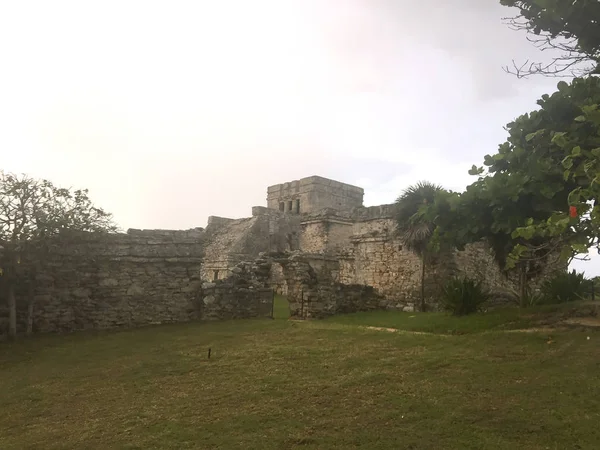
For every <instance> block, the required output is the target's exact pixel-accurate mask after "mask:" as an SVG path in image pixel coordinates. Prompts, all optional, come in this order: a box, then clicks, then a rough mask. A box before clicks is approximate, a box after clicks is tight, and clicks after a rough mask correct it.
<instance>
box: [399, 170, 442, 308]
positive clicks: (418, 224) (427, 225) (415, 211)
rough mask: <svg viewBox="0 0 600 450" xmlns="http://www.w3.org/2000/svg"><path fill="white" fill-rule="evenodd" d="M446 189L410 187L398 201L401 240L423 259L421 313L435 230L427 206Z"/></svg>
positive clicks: (423, 185) (423, 183)
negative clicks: (427, 264) (429, 253)
mask: <svg viewBox="0 0 600 450" xmlns="http://www.w3.org/2000/svg"><path fill="white" fill-rule="evenodd" d="M441 191H444V188H442V187H441V186H439V185H437V184H433V183H430V182H428V181H419V182H418V183H417V184H415V185H413V186H409V187H408V188H407V189H406V190H405V191H404V192H403V193H402V195H400V197H398V199H397V200H396V211H397V212H396V221H397V225H398V232H399V233H400V239H401V240H402V243H403V244H404V246H405V247H406V248H407V249H408V250H412V251H413V252H415V253H416V254H417V256H418V257H419V258H420V259H421V308H420V309H421V311H425V265H426V260H427V249H428V245H429V241H430V239H431V236H432V234H433V231H434V229H435V224H434V223H433V220H432V219H431V218H430V217H429V215H428V214H426V210H425V208H423V207H424V206H426V205H431V204H433V203H434V201H435V198H436V196H437V194H438V193H439V192H441Z"/></svg>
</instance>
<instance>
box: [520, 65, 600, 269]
mask: <svg viewBox="0 0 600 450" xmlns="http://www.w3.org/2000/svg"><path fill="white" fill-rule="evenodd" d="M538 103H539V104H540V106H541V107H542V109H541V111H540V119H539V120H537V121H536V122H535V123H534V124H532V125H533V127H532V129H531V131H532V132H531V133H529V134H528V135H527V139H528V140H529V142H530V143H531V145H532V146H533V147H534V148H535V149H536V152H535V153H536V155H535V157H537V158H546V159H548V156H545V155H553V157H552V162H553V163H556V162H557V161H559V160H560V164H557V165H556V169H555V170H557V171H559V172H560V173H561V174H562V178H563V185H564V190H563V191H562V192H561V198H560V201H561V203H562V204H559V205H557V207H556V208H555V210H554V211H552V214H550V215H549V216H548V217H547V218H546V219H545V220H539V221H538V220H530V221H529V222H528V223H527V224H526V225H524V226H522V227H519V228H518V229H517V230H515V233H514V234H515V236H518V237H532V236H536V237H543V238H546V239H553V240H554V241H556V242H558V243H559V244H560V246H561V249H562V252H563V257H565V258H573V257H575V254H577V253H582V254H585V253H587V252H588V248H590V247H593V246H595V247H596V248H599V251H600V247H599V240H600V204H599V203H598V199H600V184H599V181H600V78H598V77H595V76H591V77H588V78H585V79H581V78H579V79H575V80H573V82H572V83H571V84H567V83H565V82H564V81H561V82H560V83H558V91H557V92H555V93H554V94H552V95H551V96H548V95H544V96H542V99H541V100H539V101H538ZM565 194H566V198H565ZM528 250H529V249H528V248H525V247H524V246H520V247H517V248H516V249H515V251H514V255H515V257H516V258H519V257H521V255H522V254H523V253H526V252H527V251H528Z"/></svg>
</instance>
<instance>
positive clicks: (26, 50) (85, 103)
mask: <svg viewBox="0 0 600 450" xmlns="http://www.w3.org/2000/svg"><path fill="white" fill-rule="evenodd" d="M512 13H513V12H512V11H511V10H510V9H508V8H505V7H502V6H500V5H499V0H423V1H422V2H415V1H406V0H252V1H250V0H218V1H216V0H195V1H189V2H184V1H166V0H165V1H160V2H157V1H149V0H144V1H141V0H140V1H126V0H119V1H109V0H103V1H95V2H93V1H80V0H79V1H69V2H67V1H59V0H54V1H52V2H48V1H38V2H34V1H28V2H19V1H12V2H8V1H6V2H2V4H1V6H0V42H2V45H1V46H0V61H1V63H0V64H2V69H1V70H0V148H1V149H2V150H1V155H2V160H1V163H0V168H2V169H4V170H7V171H12V172H26V173H28V174H30V175H32V176H35V177H43V178H48V179H50V180H52V181H53V182H55V183H56V184H59V185H63V186H73V187H77V188H79V187H82V188H89V190H90V195H91V197H92V199H93V200H94V202H95V203H96V204H97V205H99V206H101V207H103V208H105V209H106V210H108V211H110V212H112V213H113V214H114V216H115V219H116V221H117V222H118V224H119V225H120V226H121V227H122V228H123V229H127V228H130V227H131V228H175V229H185V228H192V227H197V226H205V225H206V220H207V217H208V216H209V215H220V216H226V217H246V216H249V215H250V208H251V207H252V206H253V205H265V204H266V188H267V186H268V185H271V184H276V183H281V182H285V181H290V180H294V179H298V178H302V177H305V176H310V175H321V176H324V177H329V178H334V179H337V180H340V181H343V182H347V183H351V184H356V185H359V186H361V187H364V188H365V191H366V192H365V203H366V204H367V205H376V204H382V203H391V202H393V201H394V200H395V198H396V197H397V196H398V194H399V193H400V192H401V191H402V190H403V189H404V188H405V187H406V186H408V185H409V184H411V183H414V182H416V181H418V180H423V179H424V180H430V181H433V182H437V183H439V184H442V185H443V186H445V187H446V188H449V189H454V190H462V189H463V188H464V187H465V186H466V185H467V184H469V183H471V182H472V181H473V179H472V177H470V176H469V175H468V174H467V170H468V168H469V167H470V166H471V165H472V164H477V165H480V164H481V163H482V161H483V156H484V155H485V154H486V153H494V152H495V151H496V149H497V146H498V144H500V143H501V142H503V141H504V140H505V137H506V132H505V131H504V130H503V126H504V125H505V124H506V123H508V122H510V121H511V120H512V119H514V118H516V117H517V116H518V115H520V114H522V113H524V112H527V111H529V110H532V109H535V108H536V104H535V101H536V99H537V98H538V97H539V96H540V95H542V94H543V93H546V92H552V91H553V90H555V86H556V82H557V80H555V79H545V78H534V79H532V80H518V79H516V78H515V77H514V76H512V75H508V74H506V73H505V72H504V71H503V70H502V66H503V65H506V64H510V63H511V60H512V59H516V60H518V61H525V60H526V59H528V58H533V59H538V60H539V59H540V57H542V56H544V55H542V54H540V53H539V52H538V51H537V50H536V49H535V48H534V47H532V46H531V45H530V44H529V43H528V42H527V41H526V39H525V36H524V35H523V34H521V33H518V32H515V31H511V30H510V29H508V28H507V26H506V25H505V24H503V23H502V20H501V19H502V17H505V16H508V15H511V14H512ZM592 265H593V266H594V267H595V266H596V264H594V263H590V264H586V265H585V266H584V268H585V269H586V273H591V272H592V271H593V272H596V270H595V269H592V267H591V266H592ZM598 268H599V270H598V271H597V272H598V273H599V274H600V265H598Z"/></svg>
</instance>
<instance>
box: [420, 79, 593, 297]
mask: <svg viewBox="0 0 600 450" xmlns="http://www.w3.org/2000/svg"><path fill="white" fill-rule="evenodd" d="M599 82H600V80H598V79H597V78H594V77H591V78H590V79H588V80H576V81H575V82H574V86H575V89H574V90H571V89H570V88H568V85H567V84H566V83H564V82H560V83H559V92H558V93H556V94H554V95H552V96H547V95H545V96H543V98H542V99H541V100H539V101H538V104H539V105H540V106H541V108H540V109H539V110H538V111H533V112H531V113H529V114H524V115H522V116H520V117H518V118H517V119H515V120H514V121H513V122H511V123H509V124H508V125H507V126H506V130H507V131H508V138H507V140H506V142H504V143H503V144H501V145H500V146H499V149H498V152H497V153H496V154H494V155H486V156H485V158H484V165H485V166H487V170H486V169H484V167H476V166H473V167H472V168H471V170H470V173H471V174H472V175H478V176H479V178H478V180H477V181H475V182H474V183H472V184H471V185H470V186H468V187H467V189H466V190H465V192H463V193H460V194H454V197H452V198H450V199H449V200H450V201H449V202H447V204H442V205H440V204H435V205H433V209H434V210H435V211H434V212H430V213H429V214H430V217H433V216H435V217H437V219H436V221H435V223H436V227H437V228H436V229H435V230H434V233H433V235H434V241H436V240H438V241H441V242H444V241H446V242H452V245H453V246H455V247H456V248H459V249H461V248H463V247H464V245H465V244H467V243H471V242H478V241H482V240H483V241H486V242H487V243H488V244H489V245H490V247H491V249H492V251H493V254H494V257H495V259H496V262H497V263H498V266H499V267H500V268H501V269H502V270H503V271H504V272H505V273H506V274H508V273H509V272H510V271H511V270H512V269H517V270H518V274H519V278H520V283H519V284H520V286H519V287H520V289H519V296H520V299H521V301H524V299H525V297H526V292H527V283H528V281H529V280H530V279H531V278H533V277H535V276H536V275H537V274H539V272H540V271H541V270H542V268H543V266H544V265H545V264H547V263H554V262H560V259H559V258H558V257H557V254H558V253H560V251H561V250H565V248H566V251H562V255H561V256H562V257H563V258H564V259H565V265H566V260H568V258H570V257H572V256H573V254H572V252H573V251H574V250H576V251H581V250H583V249H585V248H587V244H588V243H589V239H588V238H589V236H590V229H589V227H590V220H588V219H585V218H584V217H578V218H577V219H575V218H571V217H569V211H570V210H569V206H576V208H578V211H580V212H585V210H586V208H588V205H587V203H586V202H587V201H588V200H591V199H592V198H593V197H594V196H597V195H596V194H600V185H598V192H595V193H592V192H590V191H589V190H588V191H586V190H585V189H583V188H582V187H583V186H585V185H586V184H587V185H590V183H591V180H592V179H591V176H596V175H597V174H600V162H598V165H597V166H594V167H597V169H598V171H597V172H593V171H590V170H591V168H592V165H593V164H592V163H591V162H590V159H589V158H588V159H585V158H583V155H586V154H587V155H588V156H590V157H592V156H593V153H592V150H593V149H594V148H600V141H598V133H597V130H596V131H594V129H593V126H594V125H593V124H591V123H588V122H589V121H588V118H587V117H588V116H585V117H584V116H583V115H584V114H586V113H585V111H588V113H589V114H588V115H589V117H590V120H592V119H591V118H592V117H595V116H594V114H596V113H595V112H594V111H597V107H592V106H590V104H591V105H594V104H596V102H600V101H597V100H595V99H596V98H597V94H596V93H595V92H596V89H598V91H599V92H600V86H597V85H598V83H599ZM599 100H600V99H599ZM594 108H595V109H594ZM584 110H585V111H584ZM569 130H572V131H569ZM577 144H579V147H578V148H577V149H575V150H573V149H574V148H575V147H577ZM584 149H585V151H584ZM586 151H587V153H586ZM573 152H574V153H575V156H573ZM597 153H598V154H599V155H600V150H597ZM573 158H574V159H573ZM594 164H595V162H594ZM563 165H566V166H568V168H567V169H566V170H565V167H566V166H565V167H563ZM599 179H600V178H599ZM594 186H596V184H594ZM441 206H443V208H445V210H446V211H445V212H443V213H442V211H440V207H441ZM597 215H598V218H599V220H598V225H600V211H598V213H597ZM594 217H595V216H594ZM576 222H577V223H578V224H579V226H578V227H575V226H573V225H574V224H575V223H576ZM546 230H547V231H546Z"/></svg>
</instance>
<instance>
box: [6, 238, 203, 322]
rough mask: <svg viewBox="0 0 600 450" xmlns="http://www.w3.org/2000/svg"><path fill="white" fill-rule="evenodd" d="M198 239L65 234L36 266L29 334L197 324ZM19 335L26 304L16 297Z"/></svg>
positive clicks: (200, 251)
mask: <svg viewBox="0 0 600 450" xmlns="http://www.w3.org/2000/svg"><path fill="white" fill-rule="evenodd" d="M204 238H205V233H204V230H202V229H194V230H187V231H168V230H130V231H129V232H128V233H127V234H100V233H76V234H75V233H69V234H64V235H63V236H61V238H60V242H61V245H60V247H59V248H57V249H56V250H54V251H53V252H52V253H51V254H50V255H49V257H48V258H47V259H46V260H44V261H41V267H40V270H39V272H38V274H37V277H36V281H35V287H34V308H33V330H34V332H50V331H73V330H82V329H102V328H113V327H133V326H139V325H147V324H153V323H165V322H180V321H187V320H191V319H196V318H199V316H198V312H197V310H196V308H195V307H194V303H193V298H194V291H195V289H196V288H197V285H198V282H199V274H200V268H201V261H202V254H203V247H204ZM17 294H18V295H17V297H18V298H17V302H18V323H19V329H20V330H24V329H25V326H26V325H25V324H26V319H27V299H26V298H25V297H24V295H23V294H24V293H23V291H22V290H18V292H17Z"/></svg>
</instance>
